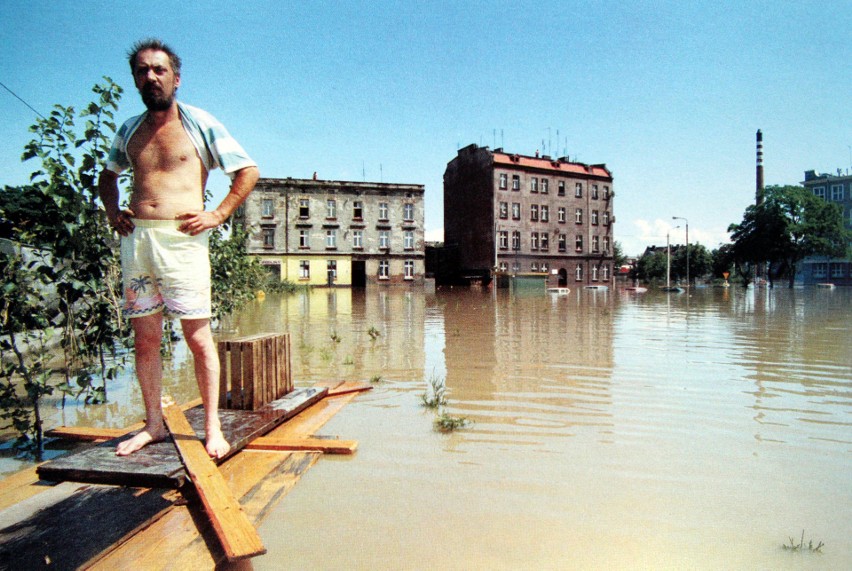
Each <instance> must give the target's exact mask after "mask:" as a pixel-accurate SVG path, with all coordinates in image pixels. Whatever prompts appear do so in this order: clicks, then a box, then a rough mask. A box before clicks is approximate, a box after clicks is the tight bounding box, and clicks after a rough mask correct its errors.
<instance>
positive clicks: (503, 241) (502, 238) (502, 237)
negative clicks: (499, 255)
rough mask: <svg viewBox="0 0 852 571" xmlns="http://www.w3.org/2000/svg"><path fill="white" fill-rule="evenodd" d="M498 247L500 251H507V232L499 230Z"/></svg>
mask: <svg viewBox="0 0 852 571" xmlns="http://www.w3.org/2000/svg"><path fill="white" fill-rule="evenodd" d="M498 245H499V246H500V249H501V250H508V249H509V232H508V231H507V230H500V233H499V234H498Z"/></svg>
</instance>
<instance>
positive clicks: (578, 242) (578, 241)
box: [574, 234, 583, 252]
mask: <svg viewBox="0 0 852 571" xmlns="http://www.w3.org/2000/svg"><path fill="white" fill-rule="evenodd" d="M574 250H576V251H577V252H582V251H583V235H582V234H577V235H576V236H575V237H574Z"/></svg>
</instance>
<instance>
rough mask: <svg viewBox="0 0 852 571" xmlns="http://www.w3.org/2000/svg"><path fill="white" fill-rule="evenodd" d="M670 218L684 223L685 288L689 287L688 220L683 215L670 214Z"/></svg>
mask: <svg viewBox="0 0 852 571" xmlns="http://www.w3.org/2000/svg"><path fill="white" fill-rule="evenodd" d="M672 220H683V221H684V222H685V223H686V288H687V289H689V220H687V219H686V218H684V217H683V216H672Z"/></svg>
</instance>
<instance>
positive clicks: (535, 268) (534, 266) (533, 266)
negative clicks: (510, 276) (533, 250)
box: [530, 262, 538, 272]
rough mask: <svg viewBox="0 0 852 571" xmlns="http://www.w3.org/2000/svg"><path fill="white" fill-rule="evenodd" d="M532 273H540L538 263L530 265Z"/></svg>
mask: <svg viewBox="0 0 852 571" xmlns="http://www.w3.org/2000/svg"><path fill="white" fill-rule="evenodd" d="M530 271H531V272H537V271H538V262H533V263H531V264H530Z"/></svg>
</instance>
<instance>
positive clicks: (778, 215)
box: [728, 186, 852, 287]
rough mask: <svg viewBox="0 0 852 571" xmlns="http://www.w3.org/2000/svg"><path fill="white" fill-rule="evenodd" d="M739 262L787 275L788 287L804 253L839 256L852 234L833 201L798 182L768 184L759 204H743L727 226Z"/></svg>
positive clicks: (804, 255) (736, 259) (803, 257)
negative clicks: (739, 216) (742, 209)
mask: <svg viewBox="0 0 852 571" xmlns="http://www.w3.org/2000/svg"><path fill="white" fill-rule="evenodd" d="M728 232H729V233H730V234H731V240H732V242H733V249H732V254H733V257H734V260H735V261H736V263H737V264H738V265H744V264H749V265H756V264H766V265H767V276H768V278H769V280H770V286H771V285H772V283H773V282H772V280H773V278H774V276H776V275H778V276H784V275H786V276H787V278H788V279H789V287H793V284H794V282H795V279H796V267H797V265H798V263H799V262H801V261H802V260H803V259H805V258H806V257H808V256H844V255H845V254H846V251H847V249H848V246H849V241H850V239H851V238H852V236H850V233H849V231H848V230H846V229H845V227H844V225H843V214H842V211H841V210H840V207H839V206H838V205H837V204H833V203H829V202H826V201H825V200H823V199H821V198H819V197H817V196H815V195H814V194H813V193H812V192H810V191H808V190H806V189H805V188H803V187H801V186H769V187H767V188H766V189H765V191H764V198H763V201H762V202H761V203H760V204H756V205H751V206H749V207H748V208H746V211H745V214H744V215H743V220H742V222H741V223H739V224H731V225H730V226H729V227H728Z"/></svg>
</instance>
